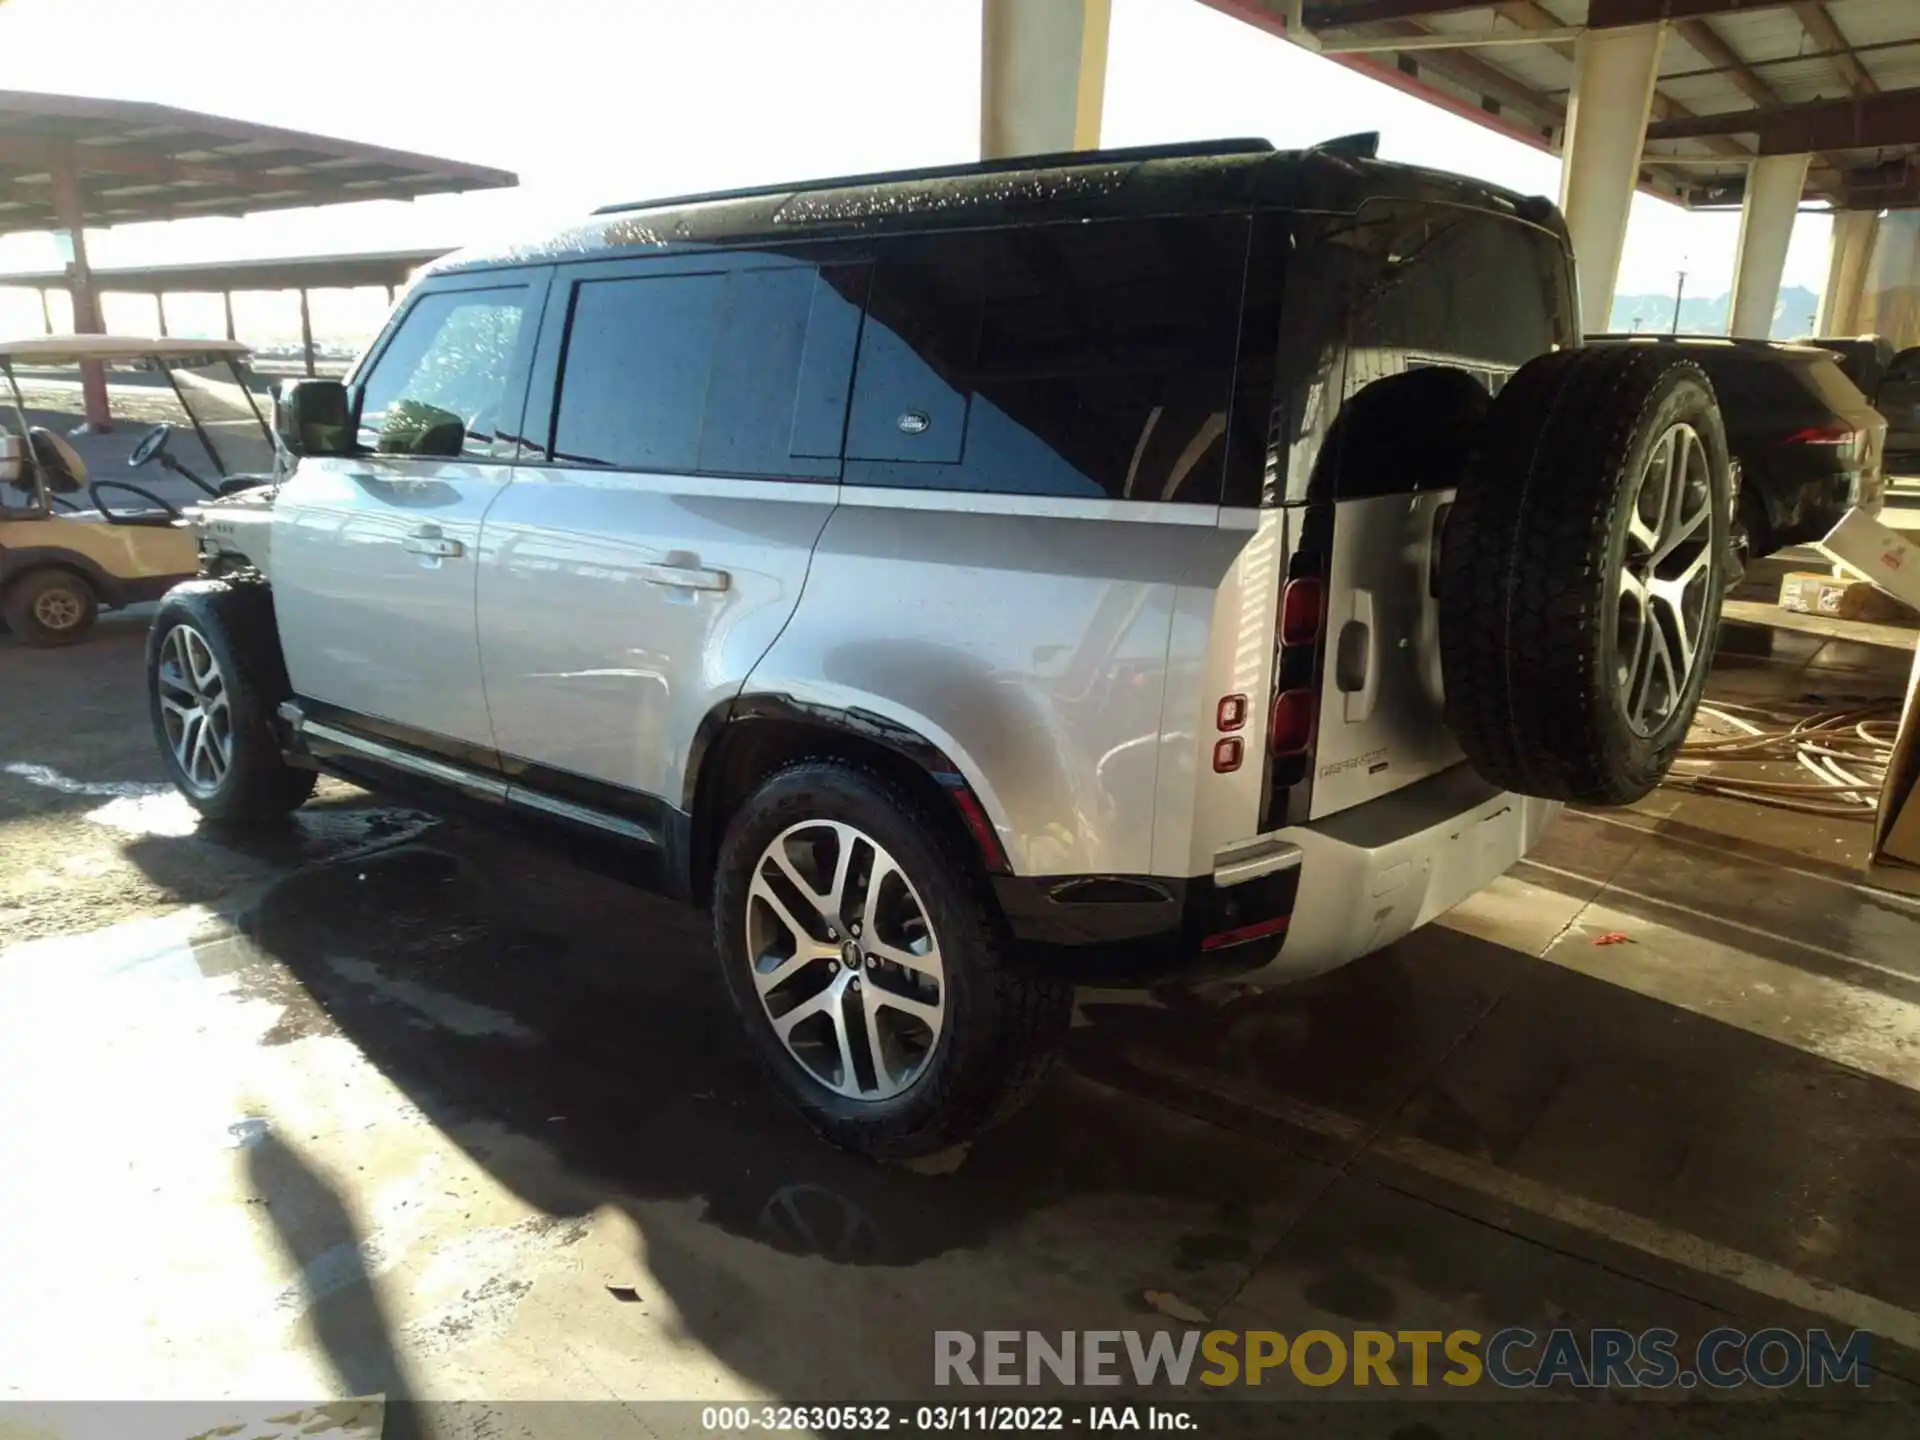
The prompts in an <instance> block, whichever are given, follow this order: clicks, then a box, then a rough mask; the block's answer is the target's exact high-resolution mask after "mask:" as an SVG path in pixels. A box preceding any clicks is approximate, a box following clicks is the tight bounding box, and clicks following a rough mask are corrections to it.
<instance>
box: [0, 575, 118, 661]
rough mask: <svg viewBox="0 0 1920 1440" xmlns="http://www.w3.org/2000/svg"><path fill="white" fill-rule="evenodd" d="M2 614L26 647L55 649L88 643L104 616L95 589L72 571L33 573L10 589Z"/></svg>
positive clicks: (8, 589)
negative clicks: (97, 622)
mask: <svg viewBox="0 0 1920 1440" xmlns="http://www.w3.org/2000/svg"><path fill="white" fill-rule="evenodd" d="M0 614H4V615H5V617H6V622H7V628H8V629H9V630H11V631H13V633H14V634H16V635H18V636H19V637H20V643H21V644H23V645H32V646H35V647H37V648H40V649H51V648H52V647H54V646H56V645H72V644H75V643H76V642H78V641H81V640H84V639H86V637H87V634H88V632H89V631H91V630H92V629H93V622H94V621H95V620H96V619H98V618H99V615H100V600H99V597H98V596H96V595H95V594H94V593H93V586H91V585H89V584H88V583H87V582H86V580H85V578H84V577H82V576H79V575H76V574H75V573H74V572H73V571H71V570H57V569H45V570H34V571H30V572H28V573H27V574H25V575H22V576H21V577H20V578H19V579H17V580H15V581H14V582H13V584H11V585H9V586H8V587H7V593H6V598H5V602H4V603H3V604H0Z"/></svg>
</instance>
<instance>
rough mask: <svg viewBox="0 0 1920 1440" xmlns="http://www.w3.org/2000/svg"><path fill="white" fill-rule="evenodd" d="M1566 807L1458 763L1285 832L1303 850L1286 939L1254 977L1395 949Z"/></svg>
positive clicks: (1301, 972) (1299, 974)
mask: <svg viewBox="0 0 1920 1440" xmlns="http://www.w3.org/2000/svg"><path fill="white" fill-rule="evenodd" d="M1559 812H1560V806H1559V804H1558V803H1557V802H1555V801H1551V800H1536V799H1533V798H1531V797H1529V796H1524V795H1514V794H1511V793H1509V792H1507V791H1504V790H1498V789H1496V788H1495V787H1493V786H1492V785H1490V784H1488V783H1487V782H1486V781H1485V780H1482V779H1481V778H1480V777H1479V776H1478V775H1477V774H1475V773H1474V771H1473V769H1472V767H1470V766H1467V765H1456V766H1454V767H1453V769H1451V770H1448V771H1446V772H1445V773H1443V774H1440V775H1435V776H1434V777H1432V778H1431V779H1429V780H1424V781H1422V782H1421V783H1419V784H1418V785H1410V786H1408V787H1407V788H1406V789H1405V790H1402V791H1399V792H1396V793H1395V794H1392V795H1387V796H1383V797H1382V798H1381V799H1379V800H1375V801H1372V802H1370V803H1368V804H1366V805H1359V806H1356V807H1354V808H1353V809H1352V810H1349V811H1346V812H1345V813H1343V814H1340V815H1337V816H1335V817H1333V818H1332V819H1331V820H1324V821H1319V822H1316V823H1314V824H1311V825H1302V826H1296V827H1293V828H1290V829H1287V830H1283V831H1280V832H1279V835H1278V836H1277V837H1276V838H1279V839H1283V840H1286V841H1288V842H1290V843H1292V844H1294V845H1297V846H1299V847H1300V852H1301V863H1300V893H1299V896H1298V898H1297V899H1296V901H1295V903H1294V910H1293V918H1292V921H1291V923H1290V925H1289V927H1288V931H1287V941H1286V945H1285V946H1284V948H1282V949H1281V951H1280V953H1279V954H1278V955H1277V956H1276V957H1275V958H1274V959H1273V960H1272V961H1271V962H1270V963H1269V964H1267V965H1266V966H1264V967H1262V969H1261V970H1260V971H1259V973H1258V975H1257V976H1256V977H1252V978H1257V979H1259V980H1294V979H1302V978H1304V977H1306V976H1309V975H1317V974H1320V973H1321V972H1322V971H1325V970H1331V969H1333V968H1334V967H1335V966H1338V965H1344V964H1346V963H1347V962H1348V961H1350V960H1357V959H1359V958H1360V957H1361V956H1362V955H1368V954H1371V953H1372V952H1373V951H1375V950H1378V949H1381V948H1382V947H1384V946H1387V945H1391V944H1392V943H1393V942H1394V941H1395V940H1398V939H1400V938H1401V937H1402V936H1404V935H1406V934H1407V933H1408V932H1409V931H1411V930H1413V929H1415V928H1416V927H1418V926H1421V925H1424V924H1426V923H1427V922H1428V921H1429V920H1432V919H1434V918H1436V917H1437V916H1439V915H1441V914H1442V913H1444V912H1445V911H1447V910H1450V909H1452V908H1453V907H1454V906H1455V905H1458V904H1459V903H1460V902H1461V901H1462V900H1464V899H1466V898H1467V897H1468V896H1469V895H1472V894H1473V893H1474V892H1475V891H1477V890H1480V889H1483V888H1484V887H1486V886H1487V885H1488V884H1490V883H1491V882H1492V881H1493V880H1494V879H1496V878H1497V877H1498V876H1500V875H1501V874H1503V873H1504V872H1505V871H1506V870H1507V869H1508V867H1510V866H1511V865H1513V863H1514V862H1515V861H1517V860H1519V859H1520V858H1521V857H1522V856H1523V855H1525V854H1526V853H1527V852H1528V851H1529V850H1531V849H1532V848H1533V846H1534V844H1535V843H1536V842H1537V841H1538V840H1539V839H1540V836H1541V835H1542V834H1543V833H1544V832H1545V830H1546V828H1547V826H1548V824H1549V823H1550V822H1551V821H1552V820H1553V817H1554V816H1555V815H1557V814H1559Z"/></svg>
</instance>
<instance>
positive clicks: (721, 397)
mask: <svg viewBox="0 0 1920 1440" xmlns="http://www.w3.org/2000/svg"><path fill="white" fill-rule="evenodd" d="M1577 308H1578V307H1577V305H1576V297H1575V291H1574V277H1573V273H1572V265H1571V261H1570V256H1569V250H1568V245H1567V239H1566V233H1565V229H1564V226H1563V224H1562V222H1561V219H1560V217H1559V215H1558V213H1557V212H1556V211H1555V209H1554V208H1553V206H1552V205H1550V204H1549V203H1547V202H1546V201H1543V200H1538V199H1528V198H1524V197H1521V196H1518V195H1514V194H1509V193H1506V192H1503V191H1500V190H1497V189H1494V188H1491V187H1489V186H1486V185H1482V184H1479V183H1477V182H1474V181H1469V180H1465V179H1460V178H1458V177H1452V176H1447V175H1441V174H1436V173H1433V172H1430V171H1425V170H1417V169H1411V168H1408V167H1404V166H1397V165H1389V164H1384V163H1380V162H1378V161H1376V160H1375V159H1374V158H1373V154H1372V147H1371V145H1370V144H1369V143H1368V142H1367V139H1366V138H1365V137H1359V138H1356V139H1353V140H1348V141H1341V142H1333V143H1330V144H1328V145H1326V146H1322V147H1318V148H1315V149H1312V150H1307V151H1303V152H1276V151H1274V150H1273V149H1272V147H1271V146H1269V145H1267V144H1265V143H1263V142H1225V143H1220V144H1214V145H1206V146H1183V147H1171V148H1160V149H1150V150H1131V151H1106V152H1095V153H1087V154H1074V155H1059V156H1047V157H1036V158H1031V159H1026V160H1021V161H1017V162H1008V163H988V164H981V165H969V166H962V167H954V168H947V169H938V170H924V171H916V172H910V173H902V174H895V175H882V176H861V177H856V178H850V179H843V180H826V181H816V182H809V183H806V184H798V185H787V186H777V187H771V188H766V189H759V190H751V191H736V192H731V193H726V194H715V195H701V196H694V197H688V198H684V199H676V200H667V201H660V202H657V203H650V204H643V205H619V206H612V207H609V208H607V209H605V210H603V211H600V212H597V213H596V214H595V215H593V216H592V217H591V218H590V219H589V220H588V221H587V222H586V223H584V224H576V225H573V226H571V227H570V228H567V229H564V230H561V231H559V232H557V233H554V234H551V235H548V236H547V237H545V238H544V239H542V240H539V241H537V242H536V243H531V244H527V245H521V246H516V247H514V248H510V249H501V250H496V251H488V252H468V253H463V254H458V255H455V256H453V257H450V258H448V259H447V260H444V261H442V262H441V263H439V264H438V265H436V266H435V267H433V269H432V270H431V271H430V272H429V273H428V274H426V275H425V276H424V277H423V278H422V279H421V280H419V282H418V283H417V284H416V285H415V286H414V287H413V288H412V290H411V291H410V292H409V293H408V294H407V295H406V297H405V298H404V299H403V301H402V302H401V304H400V305H399V307H398V308H397V309H396V311H395V313H394V315H393V316H392V318H391V320H390V321H389V322H388V324H387V326H386V328H385V331H384V333H383V334H382V335H381V336H380V338H379V340H378V341H377V342H376V343H375V344H374V346H373V347H372V349H371V350H370V351H369V352H368V354H367V355H366V356H365V358H364V359H363V360H362V361H361V362H360V364H359V366H358V368H357V369H356V370H355V371H354V373H353V375H352V377H351V378H350V380H349V381H348V382H347V383H346V384H344V385H342V384H340V383H337V382H332V381H324V380H306V381H299V382H293V383H290V384H288V385H286V386H284V387H283V389H282V391H281V393H280V395H279V397H278V401H277V405H276V430H277V433H278V435H279V437H280V440H281V443H282V444H283V445H284V447H285V449H286V451H287V455H286V457H285V458H284V464H283V468H284V471H285V473H284V475H283V478H282V481H281V483H279V484H278V485H277V486H276V487H274V488H273V489H271V490H266V491H261V492H256V494H255V495H254V496H251V497H240V498H239V499H236V500H232V501H228V502H224V503H222V504H221V505H218V506H214V507H209V508H208V509H207V510H206V511H205V512H204V513H203V516H202V557H203V572H204V573H203V575H202V578H200V579H198V580H195V581H192V582H189V583H187V584H185V585H182V586H180V587H179V588H178V589H176V590H174V591H173V592H172V593H171V594H170V595H169V596H168V597H167V599H166V600H165V602H164V603H163V606H162V608H161V612H160V615H159V618H158V620H157V623H156V624H155V626H154V629H153V632H152V639H151V643H150V648H149V665H148V669H149V675H150V686H151V694H152V709H153V718H154V727H155V732H156V735H157V737H158V740H159V743H160V748H161V750H162V752H163V754H164V756H165V757H166V761H167V764H168V766H169V767H170V770H171V773H172V775H173V778H174V780H175V782H176V783H177V784H178V786H179V787H180V789H181V790H182V791H183V792H184V793H185V794H186V795H187V797H188V798H189V799H190V800H191V801H192V802H193V803H194V804H195V805H196V806H197V807H199V809H200V810H201V811H203V812H204V813H205V814H206V815H207V816H209V817H212V818H214V819H218V820H223V821H229V822H243V821H253V820H261V819H264V818H267V817H270V816H274V815H279V814H284V813H285V812H286V811H288V810H290V809H291V808H293V807H295V806H297V805H299V804H300V803H301V802H302V801H303V800H304V799H305V798H306V797H307V796H308V795H309V794H310V793H311V792H312V789H313V783H314V776H315V773H316V771H327V772H330V773H334V774H337V775H340V776H344V777H347V778H349V779H351V780H353V781H356V782H359V783H361V784H364V785H367V786H372V787H377V788H380V789H383V790H392V791H396V792H404V793H407V794H410V795H413V796H416V797H419V796H425V797H428V798H429V799H430V800H432V801H434V802H438V803H444V804H448V805H457V806H461V807H464V808H466V809H469V810H477V811H481V812H485V813H489V814H494V815H499V816H503V817H512V818H515V819H517V820H521V821H525V822H529V823H530V824H532V825H534V826H535V827H537V828H549V827H551V828H553V829H555V830H557V831H559V832H563V833H566V834H570V835H573V836H575V837H579V836H591V837H596V838H597V839H598V840H600V841H604V842H607V843H609V844H612V845H616V846H619V847H623V848H624V850H625V851H626V852H627V860H626V862H625V863H626V864H627V867H628V872H629V873H630V874H631V875H633V876H634V877H635V878H636V879H638V880H640V881H642V882H644V883H647V884H650V885H653V886H656V887H658V888H660V889H662V890H664V891H666V892H667V893H669V894H671V895H673V896H676V897H679V898H681V899H684V900H686V901H688V902H690V903H692V904H695V905H699V906H704V907H707V908H709V909H710V910H711V912H712V915H713V923H714V937H715V947H716V950H717V952H718V963H719V965H720V969H721V974H722V976H723V978H724V980H725V983H726V985H727V988H728V990H729V991H730V992H731V995H732V999H733V1001H734V1003H735V1005H736V1006H737V1008H738V1011H739V1015H740V1019H741V1021H742V1023H743V1024H744V1025H745V1027H746V1029H747V1031H748V1032H749V1034H750V1035H751V1037H752V1041H753V1044H754V1048H755V1049H756V1050H757V1052H758V1053H759V1055H760V1057H761V1059H762V1060H763V1061H764V1062H765V1065H766V1068H767V1071H768V1073H769V1074H770V1076H772V1077H773V1079H774V1081H775V1082H776V1083H777V1085H778V1087H779V1088H780V1089H781V1090H782V1091H784V1092H785V1093H786V1095H787V1096H788V1097H789V1098H791V1099H792V1100H793V1101H794V1102H795V1103H797V1104H798V1105H799V1106H800V1107H801V1108H802V1109H803V1110H804V1111H805V1112H806V1114H807V1115H808V1116H809V1117H810V1118H811V1120H812V1121H813V1123H814V1124H815V1125H816V1126H818V1128H819V1129H821V1130H822V1131H823V1132H825V1133H826V1134H827V1135H828V1136H829V1137H830V1138H832V1139H833V1140H835V1141H836V1142H838V1143H840V1144H843V1145H846V1146H849V1147H852V1148H855V1149H858V1150H862V1151H865V1152H867V1153H870V1154H874V1155H880V1156H895V1157H897V1156H909V1155H913V1154H917V1153H924V1152H928V1151H932V1150H935V1149H939V1148H941V1147H944V1146H947V1145H950V1144H952V1143H955V1142H957V1141H960V1140H963V1139H965V1138H967V1137H969V1136H970V1135H972V1134H974V1133H976V1132H977V1131H979V1130H980V1129H981V1128H982V1127H984V1126H986V1125H988V1124H990V1123H992V1122H993V1121H994V1120H995V1119H997V1118H998V1117H1000V1116H1003V1115H1005V1114H1006V1113H1008V1112H1009V1111H1010V1110H1011V1109H1012V1108H1013V1107H1014V1106H1015V1105H1017V1104H1018V1103H1019V1101H1020V1100H1021V1099H1022V1097H1023V1096H1024V1095H1026V1094H1027V1093H1029V1092H1030V1091H1031V1089H1032V1088H1033V1086H1034V1084H1035V1083H1036V1081H1037V1080H1038V1078H1039V1077H1040V1076H1041V1074H1042V1073H1043V1071H1044V1069H1045V1065H1046V1063H1047V1060H1048V1058H1049V1057H1050V1056H1051V1054H1052V1053H1053V1051H1054V1050H1055V1048H1056V1047H1057V1045H1058V1043H1059V1041H1060V1039H1061V1037H1062V1036H1063V1034H1064V1032H1065V1030H1066V1027H1067V1024H1068V1018H1069V1013H1070V1008H1071V997H1072V987H1073V985H1074V984H1075V983H1076V982H1082V983H1084V982H1093V983H1099V984H1104V985H1116V984H1137V985H1148V984H1159V983H1167V982H1177V981H1180V980H1183V979H1188V978H1192V977H1196V976H1200V975H1203V974H1209V973H1220V972H1231V971H1239V972H1258V973H1259V974H1260V975H1262V976H1266V977H1274V978H1280V977H1287V976H1301V975H1309V974H1313V973H1315V972H1318V971H1322V970H1325V969H1327V968H1329V967H1331V966H1335V965H1339V964H1342V963H1343V962H1346V961H1349V960H1352V959H1354V958H1356V957H1358V956H1361V955H1364V954H1366V953H1367V952H1369V951H1372V950H1375V949H1378V948H1380V947H1381V946H1384V945H1387V944H1389V943H1391V942H1392V941H1394V940H1395V939H1397V938H1399V937H1400V936H1403V935H1405V934H1406V933H1407V932H1408V931H1409V930H1411V929H1413V928H1414V927H1415V926H1417V925H1421V924H1424V923H1425V922H1427V921H1429V920H1431V919H1433V918H1434V917H1435V916H1436V915H1438V914H1440V913H1441V912H1442V911H1444V910H1446V909H1447V908H1448V907H1449V906H1451V905H1453V904H1455V903H1456V902H1458V901H1459V900H1461V899H1462V898H1464V897H1465V896H1467V895H1469V894H1471V893H1472V892H1473V891H1474V890H1476V889H1477V888H1479V887H1481V886H1483V885H1485V884H1486V883H1488V882H1489V881H1490V880H1492V879H1493V878H1494V877H1495V876H1497V875H1499V874H1500V873H1501V872H1502V871H1503V870H1505V869H1506V868H1507V867H1508V866H1509V865H1510V864H1512V863H1513V862H1514V861H1515V860H1517V859H1518V858H1519V857H1520V856H1522V855H1524V854H1525V853H1526V852H1527V850H1528V848H1529V847H1530V846H1531V845H1532V844H1533V843H1534V842H1535V840H1536V839H1537V838H1538V837H1539V835H1540V834H1541V831H1542V829H1543V828H1544V827H1545V826H1546V825H1547V823H1548V822H1549V820H1550V819H1551V818H1552V816H1553V814H1554V812H1555V809H1556V805H1557V803H1558V802H1561V801H1567V800H1575V801H1583V802H1588V803H1599V804H1609V803H1615V804H1617V803H1623V802H1626V801H1630V800H1632V799H1635V798H1637V797H1639V796H1640V795H1642V794H1644V793H1645V792H1646V791H1647V790H1648V789H1649V788H1650V787H1651V786H1652V785H1654V784H1655V783H1656V782H1657V781H1658V779H1659V778H1660V776H1661V775H1662V774H1663V773H1664V771H1665V770H1666V768H1667V766H1668V764H1669V763H1670V761H1671V759H1672V756H1673V753H1674V751H1675V749H1676V747H1677V746H1678V744H1679V743H1680V741H1681V739H1682V738H1683V737H1684V735H1685V733H1686V730H1687V727H1688V724H1689V721H1690V719H1691V716H1692V712H1693V709H1694V706H1695V704H1696V703H1697V701H1698V699H1699V695H1700V690H1701V686H1702V684H1703V681H1704V677H1705V672H1706V669H1707V664H1708V660H1709V658H1710V656H1711V653H1712V648H1713V638H1714V630H1715V627H1716V625H1717V623H1718V615H1719V610H1718V606H1719V596H1720V591H1721V584H1720V580H1721V574H1722V568H1723V565H1724V563H1725V560H1724V553H1723V552H1724V551H1725V548H1726V539H1727V529H1728V515H1727V511H1728V489H1727V487H1728V460H1727V450H1726V441H1725V438H1724V435H1723V433H1722V428H1721V424H1720V419H1719V415H1718V411H1717V409H1716V405H1715V401H1714V396H1713V391H1712V388H1711V386H1710V385H1709V384H1708V382H1707V380H1706V378H1705V377H1704V376H1703V375H1702V374H1701V373H1700V371H1699V370H1698V369H1697V368H1696V367H1694V366H1693V365H1691V364H1689V363H1687V362H1686V361H1685V359H1684V358H1682V357H1680V356H1678V355H1677V354H1675V353H1673V352H1672V351H1671V350H1670V349H1669V350H1659V349H1643V348H1637V347H1611V348H1608V347H1593V348H1581V347H1580V344H1579V340H1580V336H1579V334H1578V329H1577V320H1576V318H1575V317H1576V314H1577Z"/></svg>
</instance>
